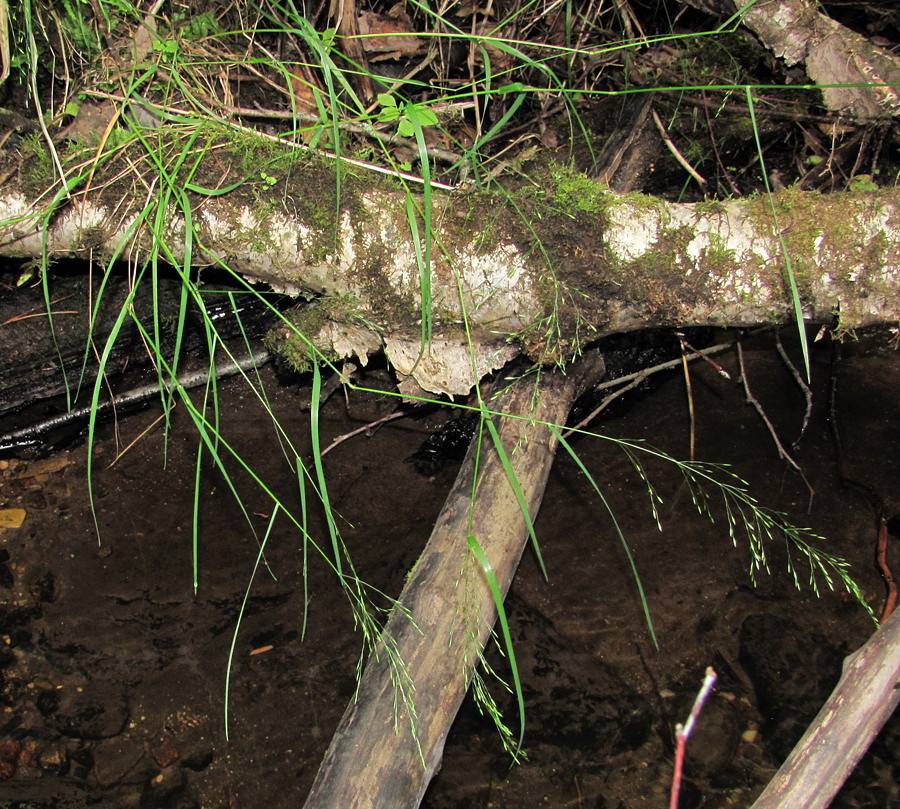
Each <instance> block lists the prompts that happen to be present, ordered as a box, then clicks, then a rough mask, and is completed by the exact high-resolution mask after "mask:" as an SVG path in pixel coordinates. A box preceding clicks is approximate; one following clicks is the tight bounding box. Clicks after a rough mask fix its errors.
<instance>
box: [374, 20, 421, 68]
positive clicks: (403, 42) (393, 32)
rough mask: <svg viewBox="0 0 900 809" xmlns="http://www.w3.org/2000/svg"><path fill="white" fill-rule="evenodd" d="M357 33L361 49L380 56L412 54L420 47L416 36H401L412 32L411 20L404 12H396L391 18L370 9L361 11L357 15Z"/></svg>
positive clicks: (395, 57) (398, 56)
mask: <svg viewBox="0 0 900 809" xmlns="http://www.w3.org/2000/svg"><path fill="white" fill-rule="evenodd" d="M359 33H360V36H361V37H362V40H361V41H362V47H363V50H364V51H366V52H367V53H377V54H382V58H387V57H388V56H389V57H391V58H394V59H399V58H401V57H404V56H412V55H413V54H414V53H417V52H418V51H419V49H420V48H421V47H422V44H421V41H420V40H419V38H418V37H417V36H403V35H404V34H406V35H411V34H413V33H414V31H413V28H412V21H411V20H410V19H409V17H408V16H407V15H406V14H405V13H397V14H396V16H395V17H394V18H393V19H392V18H390V17H385V16H383V15H381V14H375V13H374V12H372V11H363V12H362V13H361V14H360V15H359Z"/></svg>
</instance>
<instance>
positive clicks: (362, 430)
mask: <svg viewBox="0 0 900 809" xmlns="http://www.w3.org/2000/svg"><path fill="white" fill-rule="evenodd" d="M408 415H409V411H406V410H395V411H394V412H393V413H389V414H388V415H386V416H384V417H382V418H380V419H378V420H377V421H372V422H369V423H368V424H363V426H362V427H359V428H357V429H356V430H351V431H350V432H349V433H344V434H343V435H339V436H338V437H337V438H335V439H334V441H332V442H331V443H330V444H329V445H328V446H327V447H325V449H323V450H322V453H321V456H320V457H322V458H324V457H325V456H326V455H327V454H328V453H329V452H331V450H333V449H334V448H335V447H336V446H337V445H338V444H342V443H343V442H344V441H346V440H347V439H348V438H353V436H355V435H359V434H360V433H367V432H369V430H374V429H376V428H377V427H380V426H381V425H382V424H385V423H386V422H388V421H393V420H394V419H399V418H402V417H403V416H408Z"/></svg>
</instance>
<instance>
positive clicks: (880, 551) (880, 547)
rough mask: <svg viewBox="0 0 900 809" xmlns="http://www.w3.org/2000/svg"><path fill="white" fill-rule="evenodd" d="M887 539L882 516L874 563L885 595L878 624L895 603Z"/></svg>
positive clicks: (895, 596) (885, 522)
mask: <svg viewBox="0 0 900 809" xmlns="http://www.w3.org/2000/svg"><path fill="white" fill-rule="evenodd" d="M887 540H888V530H887V520H885V519H884V517H882V518H881V520H880V522H879V523H878V543H877V545H876V546H875V565H876V567H877V568H878V571H879V572H880V573H881V578H882V579H884V586H885V589H886V590H887V595H886V596H885V599H884V607H882V609H881V617H880V618H879V619H878V623H879V624H883V623H884V622H885V621H886V620H887V619H888V618H890V617H891V613H892V612H893V611H894V607H895V606H896V605H897V582H896V581H895V580H894V574H893V573H891V569H890V568H889V567H888V563H887Z"/></svg>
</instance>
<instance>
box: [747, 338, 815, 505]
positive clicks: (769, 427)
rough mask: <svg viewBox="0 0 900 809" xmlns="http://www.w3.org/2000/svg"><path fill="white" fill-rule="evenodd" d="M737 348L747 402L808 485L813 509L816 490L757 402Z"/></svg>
mask: <svg viewBox="0 0 900 809" xmlns="http://www.w3.org/2000/svg"><path fill="white" fill-rule="evenodd" d="M735 345H736V346H737V355H738V366H739V367H740V369H741V382H742V383H743V385H744V395H745V396H746V397H747V402H748V403H749V404H751V405H753V409H754V410H756V412H757V414H758V415H759V417H760V418H761V419H762V420H763V424H765V425H766V429H767V430H768V431H769V435H771V436H772V441H773V442H774V443H775V448H776V449H777V450H778V457H779V458H781V459H782V460H784V461H787V462H788V464H789V465H790V466H791V468H792V469H794V471H795V472H796V473H797V474H798V475H800V477H801V479H802V480H803V482H804V483H805V484H806V488H807V489H809V506H808V508H809V509H810V510H811V509H812V501H813V497H815V496H816V490H815V489H813V487H812V486H811V485H810V483H809V481H808V480H807V479H806V475H804V474H803V470H802V469H801V468H800V465H799V464H798V463H797V462H796V461H795V460H794V459H793V458H792V457H791V455H790V453H789V452H788V451H787V450H786V449H785V448H784V445H783V444H782V443H781V439H780V438H779V437H778V433H777V432H775V427H774V426H773V425H772V422H771V421H769V418H768V416H766V412H765V411H764V410H763V408H762V405H761V404H760V403H759V402H758V401H757V400H756V398H755V397H754V396H753V394H752V393H751V392H750V383H749V382H748V381H747V371H746V370H745V369H744V352H743V351H742V350H741V344H740V343H739V342H738V343H735Z"/></svg>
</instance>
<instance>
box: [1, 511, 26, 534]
mask: <svg viewBox="0 0 900 809" xmlns="http://www.w3.org/2000/svg"><path fill="white" fill-rule="evenodd" d="M24 521H25V509H24V508H0V529H3V528H18V527H19V526H21V525H22V523H23V522H24Z"/></svg>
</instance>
